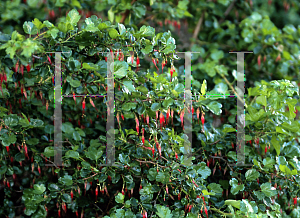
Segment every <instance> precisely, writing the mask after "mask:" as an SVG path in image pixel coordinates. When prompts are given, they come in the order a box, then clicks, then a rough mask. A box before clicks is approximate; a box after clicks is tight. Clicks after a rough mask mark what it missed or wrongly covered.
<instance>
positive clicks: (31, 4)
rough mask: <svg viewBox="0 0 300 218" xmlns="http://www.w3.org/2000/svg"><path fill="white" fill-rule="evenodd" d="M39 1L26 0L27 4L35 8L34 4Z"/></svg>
mask: <svg viewBox="0 0 300 218" xmlns="http://www.w3.org/2000/svg"><path fill="white" fill-rule="evenodd" d="M39 2H40V0H27V4H28V5H29V7H31V8H36V6H37V4H38V3H39Z"/></svg>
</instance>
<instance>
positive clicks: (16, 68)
mask: <svg viewBox="0 0 300 218" xmlns="http://www.w3.org/2000/svg"><path fill="white" fill-rule="evenodd" d="M18 68H19V61H17V63H16V66H15V73H16V72H18Z"/></svg>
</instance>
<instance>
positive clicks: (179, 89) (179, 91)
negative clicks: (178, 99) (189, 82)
mask: <svg viewBox="0 0 300 218" xmlns="http://www.w3.org/2000/svg"><path fill="white" fill-rule="evenodd" d="M174 90H175V91H176V92H177V93H181V92H184V85H183V84H182V83H178V84H177V85H176V86H175V89H174Z"/></svg>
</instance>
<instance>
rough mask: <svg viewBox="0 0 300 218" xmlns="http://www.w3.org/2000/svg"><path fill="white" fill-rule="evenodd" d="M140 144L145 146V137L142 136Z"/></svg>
mask: <svg viewBox="0 0 300 218" xmlns="http://www.w3.org/2000/svg"><path fill="white" fill-rule="evenodd" d="M142 142H143V145H144V144H145V137H144V136H142Z"/></svg>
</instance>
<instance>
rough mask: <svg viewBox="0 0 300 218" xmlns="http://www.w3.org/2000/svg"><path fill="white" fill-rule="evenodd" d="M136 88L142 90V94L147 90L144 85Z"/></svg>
mask: <svg viewBox="0 0 300 218" xmlns="http://www.w3.org/2000/svg"><path fill="white" fill-rule="evenodd" d="M136 90H138V91H140V92H142V93H143V94H148V92H149V90H148V89H147V88H146V87H145V86H139V87H137V88H136Z"/></svg>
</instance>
